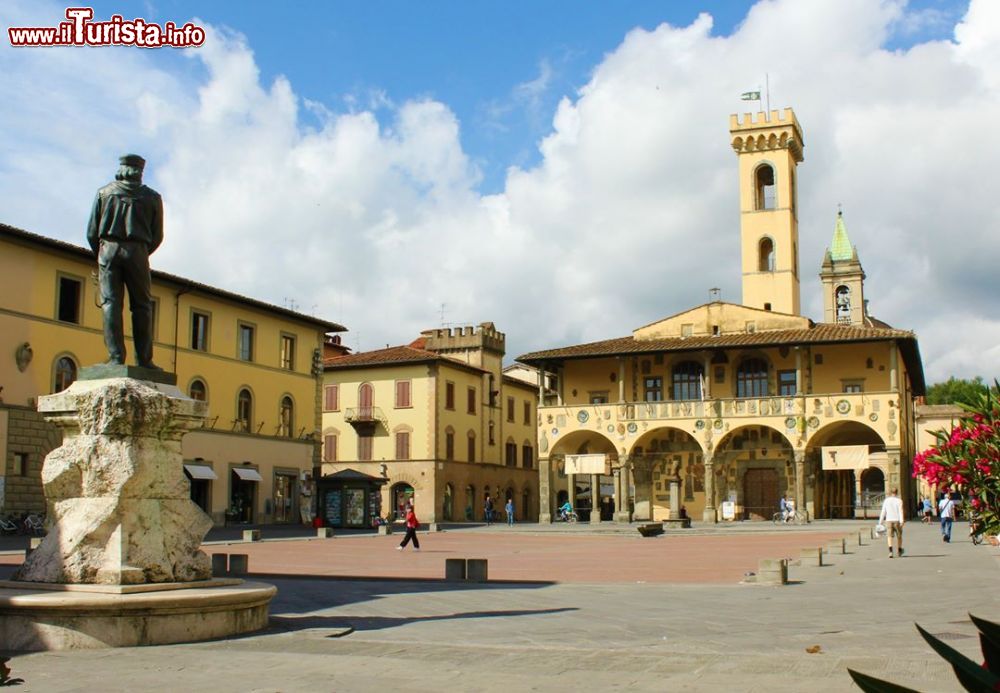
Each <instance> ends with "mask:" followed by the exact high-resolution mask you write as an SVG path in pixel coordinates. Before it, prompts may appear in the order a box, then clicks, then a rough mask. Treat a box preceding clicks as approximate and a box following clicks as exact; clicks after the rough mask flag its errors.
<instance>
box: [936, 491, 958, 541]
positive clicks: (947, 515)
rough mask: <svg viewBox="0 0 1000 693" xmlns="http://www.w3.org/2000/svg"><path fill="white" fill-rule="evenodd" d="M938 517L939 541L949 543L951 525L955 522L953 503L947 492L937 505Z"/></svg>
mask: <svg viewBox="0 0 1000 693" xmlns="http://www.w3.org/2000/svg"><path fill="white" fill-rule="evenodd" d="M938 515H940V516H941V539H942V541H944V542H945V543H946V544H947V543H949V542H950V541H951V525H952V523H953V522H954V521H955V501H953V500H952V498H951V494H950V493H948V492H947V491H945V492H944V495H942V496H941V502H940V503H938Z"/></svg>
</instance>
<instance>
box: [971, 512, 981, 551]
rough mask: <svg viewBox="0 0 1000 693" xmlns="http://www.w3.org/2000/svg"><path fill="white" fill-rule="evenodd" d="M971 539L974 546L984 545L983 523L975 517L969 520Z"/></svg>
mask: <svg viewBox="0 0 1000 693" xmlns="http://www.w3.org/2000/svg"><path fill="white" fill-rule="evenodd" d="M969 538H970V539H972V545H973V546H979V545H980V544H982V543H983V523H982V521H980V519H979V518H978V517H976V516H975V515H973V516H972V517H970V518H969Z"/></svg>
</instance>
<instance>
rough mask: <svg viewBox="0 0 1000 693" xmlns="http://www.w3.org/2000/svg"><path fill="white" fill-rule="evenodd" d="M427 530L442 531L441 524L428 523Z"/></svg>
mask: <svg viewBox="0 0 1000 693" xmlns="http://www.w3.org/2000/svg"><path fill="white" fill-rule="evenodd" d="M427 531H428V532H440V531H441V525H439V524H438V523H437V522H432V523H430V524H429V525H427Z"/></svg>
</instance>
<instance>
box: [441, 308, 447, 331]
mask: <svg viewBox="0 0 1000 693" xmlns="http://www.w3.org/2000/svg"><path fill="white" fill-rule="evenodd" d="M446 305H447V304H445V303H442V304H441V327H444V326H445V322H444V308H445V306H446Z"/></svg>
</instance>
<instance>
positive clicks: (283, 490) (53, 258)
mask: <svg viewBox="0 0 1000 693" xmlns="http://www.w3.org/2000/svg"><path fill="white" fill-rule="evenodd" d="M152 274H153V276H152V296H153V301H154V309H153V338H154V353H153V359H154V361H155V362H156V363H157V364H158V365H159V366H160V367H162V368H164V369H165V370H167V371H171V372H174V373H176V374H177V385H178V387H179V388H180V389H181V391H182V392H184V393H185V394H187V395H188V396H190V397H194V398H198V399H204V400H206V401H207V402H208V408H209V417H208V419H207V420H206V423H205V426H204V427H203V428H201V429H198V430H196V431H192V432H191V433H189V434H187V435H186V436H185V437H184V439H183V442H182V446H183V452H184V457H185V470H186V471H187V473H188V477H189V480H190V482H191V485H192V497H193V498H194V500H195V501H196V502H197V503H198V504H199V505H200V506H201V507H202V509H204V510H205V511H206V512H207V513H208V514H209V515H210V516H211V517H212V518H213V521H214V522H215V523H217V524H223V523H225V522H227V521H228V522H232V523H298V522H300V521H301V520H302V516H303V513H302V510H305V511H306V512H305V513H304V514H305V515H308V514H309V512H310V508H311V506H312V486H311V477H312V475H313V473H314V470H315V469H317V468H318V466H319V463H320V442H319V428H320V423H321V420H320V397H321V381H322V370H321V368H322V349H323V341H324V336H325V335H326V334H327V333H330V332H339V331H343V329H344V328H343V327H341V326H340V325H337V324H335V323H330V322H326V321H323V320H318V319H316V318H313V317H311V316H307V315H302V314H299V313H296V312H294V311H290V310H286V309H284V308H280V307H278V306H272V305H268V304H266V303H262V302H260V301H256V300H253V299H250V298H246V297H243V296H238V295H236V294H233V293H229V292H226V291H222V290H220V289H217V288H214V287H211V286H207V285H204V284H199V283H197V282H193V281H190V280H187V279H184V278H182V277H176V276H172V275H169V274H165V273H162V272H157V271H154V272H153V273H152ZM129 323H130V321H129V320H128V318H127V317H126V319H125V325H126V344H127V347H128V349H129V350H130V351H131V348H132V344H131V336H130V325H129ZM0 354H2V357H0V452H2V454H3V460H4V464H3V465H2V466H0V512H2V513H14V514H18V513H24V512H44V510H45V499H44V496H43V494H42V488H41V477H40V475H41V466H42V462H43V460H44V458H45V455H46V454H47V453H48V451H49V450H51V449H53V448H54V447H57V446H58V445H59V444H60V442H61V441H60V436H59V433H58V431H57V430H56V429H55V428H54V427H53V426H51V425H49V424H48V423H46V422H45V421H44V420H43V419H42V418H41V417H40V416H39V415H38V414H37V412H36V411H35V404H36V402H37V398H38V397H39V396H40V395H46V394H49V393H52V392H57V391H59V390H62V389H64V388H66V387H68V386H69V385H70V383H72V382H73V380H75V379H76V375H77V373H78V371H79V369H80V368H81V367H82V366H88V365H92V364H96V363H101V362H103V361H105V360H106V359H107V351H106V350H105V346H104V340H103V329H102V315H101V308H100V306H99V291H98V287H97V280H96V261H95V259H94V257H93V254H92V253H91V252H90V251H89V250H87V249H84V248H81V247H78V246H75V245H72V244H69V243H64V242H62V241H57V240H54V239H51V238H46V237H44V236H40V235H37V234H34V233H30V232H27V231H24V230H21V229H16V228H14V227H10V226H7V225H2V224H0ZM130 361H131V359H130Z"/></svg>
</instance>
